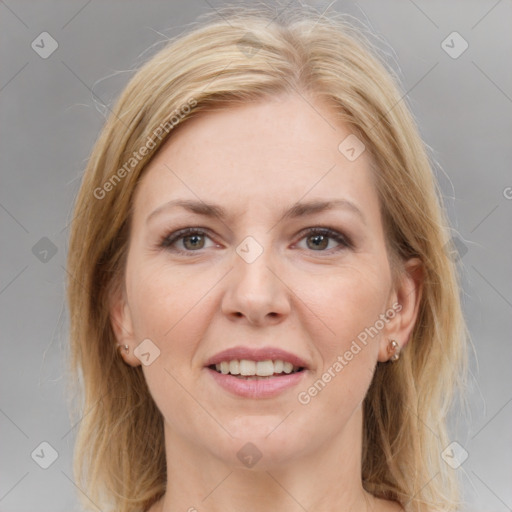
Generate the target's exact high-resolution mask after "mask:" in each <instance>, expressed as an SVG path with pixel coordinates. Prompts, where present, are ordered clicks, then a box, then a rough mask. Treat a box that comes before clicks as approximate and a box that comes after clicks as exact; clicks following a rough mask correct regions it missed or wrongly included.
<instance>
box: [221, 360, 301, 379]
mask: <svg viewBox="0 0 512 512" xmlns="http://www.w3.org/2000/svg"><path fill="white" fill-rule="evenodd" d="M215 369H216V370H217V371H218V372H220V373H222V374H224V375H226V374H228V373H230V374H231V375H241V376H244V377H248V380H254V379H255V378H256V377H270V376H271V375H274V374H276V373H283V372H284V373H287V374H289V373H292V372H296V371H297V370H298V369H299V367H298V366H293V364H292V363H290V362H288V361H282V360H276V361H272V360H270V359H268V360H266V361H251V360H249V359H241V360H237V359H234V360H232V361H222V362H221V363H219V364H216V365H215Z"/></svg>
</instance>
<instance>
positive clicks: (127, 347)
mask: <svg viewBox="0 0 512 512" xmlns="http://www.w3.org/2000/svg"><path fill="white" fill-rule="evenodd" d="M121 348H123V349H124V351H125V352H126V353H127V354H128V352H130V347H129V346H128V345H121V344H120V343H118V344H117V350H120V349H121Z"/></svg>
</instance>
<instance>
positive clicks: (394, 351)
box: [388, 340, 400, 363]
mask: <svg viewBox="0 0 512 512" xmlns="http://www.w3.org/2000/svg"><path fill="white" fill-rule="evenodd" d="M388 354H389V356H390V357H389V360H390V361H392V362H393V363H394V362H395V361H397V360H398V359H399V358H400V345H399V344H398V343H397V342H396V341H395V340H390V341H389V345H388Z"/></svg>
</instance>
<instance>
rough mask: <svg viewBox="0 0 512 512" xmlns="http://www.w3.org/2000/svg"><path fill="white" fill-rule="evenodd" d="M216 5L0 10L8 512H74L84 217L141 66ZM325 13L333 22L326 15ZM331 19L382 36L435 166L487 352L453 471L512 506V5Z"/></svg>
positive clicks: (457, 425) (1, 299) (2, 6)
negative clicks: (73, 245)
mask: <svg viewBox="0 0 512 512" xmlns="http://www.w3.org/2000/svg"><path fill="white" fill-rule="evenodd" d="M220 5H222V2H213V1H210V0H208V1H207V0H204V1H203V0H194V1H189V2H185V1H177V2H170V1H156V0H152V1H149V2H143V1H142V0H138V1H124V2H123V1H103V2H100V1H99V0H92V1H84V0H80V1H78V0H73V1H69V0H68V1H47V0H44V1H38V2H35V1H33V2H28V1H20V0H18V1H15V0H6V1H1V0H0V41H1V42H0V52H1V63H2V65H1V68H0V69H1V76H0V113H1V118H0V161H1V169H2V177H1V179H2V182H1V183H2V186H1V188H0V223H1V224H0V225H1V233H2V253H1V254H2V265H1V272H0V307H1V309H0V311H1V321H2V323H1V326H2V328H1V335H2V339H1V349H2V356H1V358H0V381H1V388H0V389H1V395H0V433H1V436H0V442H1V446H2V453H1V456H0V460H1V467H0V511H1V512H7V511H9V512H28V511H33V510H38V511H39V512H46V511H52V512H56V511H68V512H69V511H76V510H78V505H77V500H76V494H78V493H80V492H81V491H80V490H79V489H78V488H77V487H76V484H75V483H74V481H73V476H72V472H71V461H72V447H73V442H74V438H75V437H74V436H75V431H76V428H75V427H76V425H71V424H70V420H69V417H68V412H67V409H66V401H65V398H66V397H65V378H66V376H65V373H64V369H65V366H64V361H65V357H66V355H67V314H66V306H65V297H64V293H65V288H64V279H65V268H64V265H65V256H66V250H67V238H68V229H67V224H68V222H69V219H70V210H71V206H72V203H73V199H74V196H75V194H76V192H77V189H78V186H79V180H80V177H81V173H82V171H83V169H84V167H85V163H86V160H87V158H88V155H89V152H90V150H91V148H92V144H93V142H94V140H95V139H96V137H97V136H98V134H99V131H100V129H101V126H102V124H103V122H104V116H105V114H106V113H108V109H107V107H105V105H110V104H111V103H112V101H113V100H114V99H115V98H116V96H117V95H118V94H119V92H120V91H121V89H122V88H123V86H124V84H126V82H127V80H128V79H129V78H130V77H131V76H132V73H131V72H130V71H129V70H130V69H132V68H133V67H134V66H135V65H137V64H139V63H141V62H142V61H143V60H144V59H145V58H147V57H149V56H150V55H152V54H153V53H154V52H155V51H156V50H157V49H158V48H159V47H160V46H158V45H157V46H156V47H153V48H152V49H150V50H149V51H147V50H148V48H150V47H151V46H152V45H154V44H158V42H161V41H163V40H164V39H165V37H166V36H172V35H174V34H176V33H179V32H180V31H181V27H183V24H185V23H189V22H190V21H192V20H193V19H195V18H196V16H197V15H198V14H200V13H202V12H206V11H209V10H211V9H215V8H216V7H219V6H220ZM312 5H314V6H315V7H316V8H317V9H318V11H319V12H323V10H324V9H325V8H326V6H327V5H328V2H314V3H312ZM333 9H336V10H339V11H342V12H346V13H349V14H352V15H353V16H355V17H356V18H358V19H360V20H362V22H363V23H365V24H366V25H367V26H368V27H370V29H371V30H373V31H374V32H375V33H376V34H377V36H378V37H380V38H381V40H382V43H383V48H384V49H385V50H386V51H387V52H388V53H389V60H390V62H391V63H392V65H393V66H394V68H395V69H396V70H397V72H398V73H399V74H400V77H401V79H402V83H403V88H404V91H407V97H406V100H407V102H408V104H409V105H410V107H411V108H412V110H413V113H414V115H415V117H416V119H417V121H418V123H419V126H420V130H421V134H422V136H423V138H424V140H425V141H426V143H427V144H428V145H429V147H431V148H432V156H433V157H434V158H435V160H436V161H437V162H438V165H437V166H436V172H437V174H438V178H439V181H440V184H441V187H442V190H443V194H444V199H445V203H446V206H447V209H448V212H449V216H450V220H451V222H452V226H453V228H454V237H455V238H457V239H458V242H456V245H458V248H459V256H458V259H459V262H460V264H461V270H462V273H463V286H464V291H463V302H464V309H465V313H466V316H467V320H468V324H469V328H470V332H471V336H472V339H473V343H474V346H475V354H472V356H471V361H472V377H471V380H470V385H469V389H468V400H469V412H470V414H469V415H468V417H462V416H460V414H459V413H458V412H457V411H456V412H454V414H453V415H452V420H453V424H454V428H453V431H452V439H453V440H456V441H457V442H458V443H459V444H460V445H461V446H463V447H464V449H465V450H466V451H467V452H468V454H469V457H468V459H467V460H466V461H465V462H464V464H463V465H462V466H460V467H459V468H458V469H454V470H453V471H456V472H457V473H458V474H459V476H460V478H461V480H462V482H463V484H464V488H465V497H466V501H467V508H466V510H468V511H469V510H478V511H479V512H484V511H486V512H501V511H505V510H511V507H512V485H511V484H512V465H511V460H512V428H510V427H511V424H512V422H511V419H512V404H511V401H512V385H511V371H510V365H511V363H512V357H511V356H512V344H511V343H510V333H511V332H512V322H511V318H512V315H511V308H512V290H511V286H510V285H511V282H512V280H511V268H512V267H511V256H512V248H511V236H510V235H511V229H510V227H511V222H510V219H511V212H512V200H511V199H510V198H511V197H512V189H509V188H507V187H512V174H511V173H510V162H511V135H512V116H511V113H512V66H510V62H511V58H510V57H511V54H512V30H511V28H512V27H511V21H512V3H511V2H510V1H505V0H501V1H496V0H492V1H446V0H443V1H420V0H414V1H413V0H403V1H389V0H386V1H382V0H381V1H379V0H371V1H370V0H366V1H365V0H361V1H360V2H357V3H356V2H342V1H338V2H335V3H334V4H333ZM43 31H47V32H49V33H50V34H51V36H52V37H53V38H54V39H55V40H56V41H57V42H58V45H59V46H58V49H57V50H56V51H55V52H54V53H53V54H52V55H51V56H49V57H48V58H47V59H43V58H41V57H40V56H39V55H38V54H37V53H36V52H35V51H34V50H33V49H32V48H31V43H32V41H34V40H36V38H37V36H39V34H40V33H41V32H43ZM453 31H457V32H458V33H459V34H460V35H461V36H462V37H463V38H464V39H465V40H466V41H467V43H468V44H469V47H468V49H467V50H466V51H465V52H464V53H463V54H462V55H460V56H459V57H458V58H456V59H454V58H452V57H450V56H449V55H448V54H447V53H446V52H445V51H444V50H443V48H442V47H441V43H442V41H443V40H445V39H446V37H447V36H448V35H449V34H451V33H452V32H453ZM36 42H37V40H36ZM457 44H458V43H457ZM457 44H456V45H455V48H457ZM393 52H394V54H393ZM43 237H47V238H48V239H49V240H50V241H51V243H49V242H48V241H46V240H43V241H40V240H41V239H42V238H43ZM36 244H39V245H36ZM34 246H35V247H36V248H35V249H33V248H34ZM52 248H54V250H55V249H56V250H57V252H56V254H54V255H52V252H51V249H52ZM44 250H46V251H48V252H47V253H44V252H43V251H44ZM461 418H462V419H461ZM455 420H459V421H455ZM43 441H46V442H48V443H50V444H51V445H52V446H53V447H54V448H55V450H56V451H57V452H58V455H59V456H58V458H57V460H56V461H55V462H54V463H53V464H52V465H51V466H50V467H49V468H48V469H42V468H41V467H40V466H39V465H38V464H36V462H34V460H33V459H32V458H31V453H32V452H33V451H34V450H35V449H36V448H37V447H38V446H39V445H40V443H41V442H43ZM36 453H38V452H37V451H36ZM39 453H40V449H39ZM48 453H49V452H48V451H46V454H48ZM45 456H47V455H45Z"/></svg>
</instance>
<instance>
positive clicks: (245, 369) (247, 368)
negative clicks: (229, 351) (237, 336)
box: [240, 359, 256, 375]
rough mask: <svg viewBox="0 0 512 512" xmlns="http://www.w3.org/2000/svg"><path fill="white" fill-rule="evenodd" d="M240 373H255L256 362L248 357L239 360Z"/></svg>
mask: <svg viewBox="0 0 512 512" xmlns="http://www.w3.org/2000/svg"><path fill="white" fill-rule="evenodd" d="M240 375H256V363H255V362H254V361H249V360H248V359H242V360H241V361H240Z"/></svg>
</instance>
